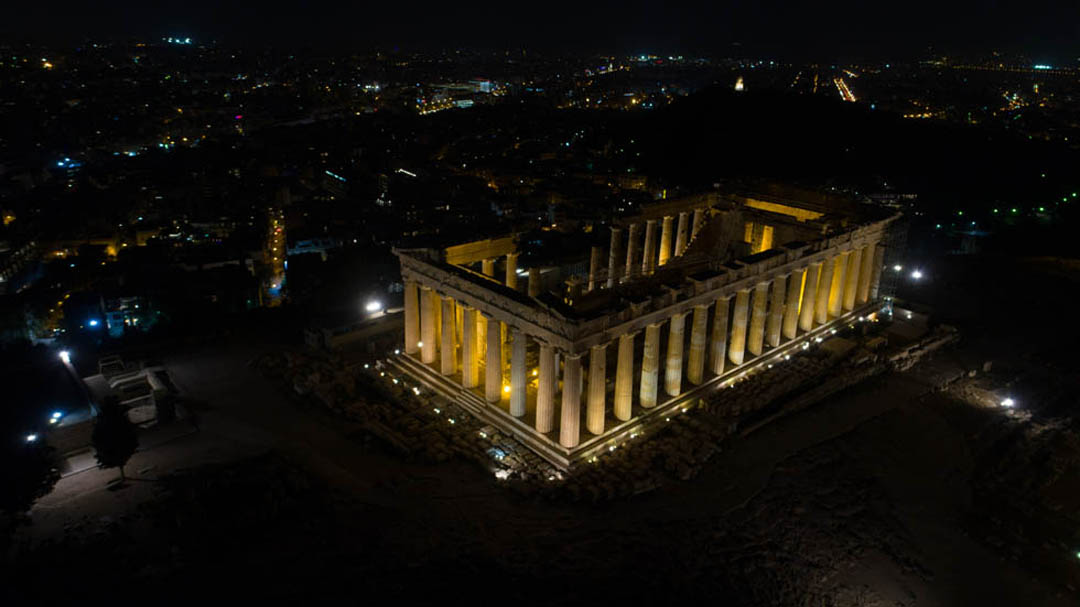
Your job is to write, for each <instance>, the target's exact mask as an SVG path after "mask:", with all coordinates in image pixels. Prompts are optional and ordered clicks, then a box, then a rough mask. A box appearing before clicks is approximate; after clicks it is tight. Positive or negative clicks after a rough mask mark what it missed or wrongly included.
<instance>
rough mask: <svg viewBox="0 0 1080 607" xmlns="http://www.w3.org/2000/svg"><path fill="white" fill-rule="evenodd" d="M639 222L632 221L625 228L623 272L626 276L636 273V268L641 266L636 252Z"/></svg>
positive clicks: (639, 229)
mask: <svg viewBox="0 0 1080 607" xmlns="http://www.w3.org/2000/svg"><path fill="white" fill-rule="evenodd" d="M640 232H641V224H637V223H632V224H630V227H629V228H627V230H626V271H625V272H624V273H623V275H624V276H626V278H630V277H632V276H634V275H636V274H637V269H638V268H640V267H641V262H640V257H639V253H638V240H639V239H640V238H641V234H640Z"/></svg>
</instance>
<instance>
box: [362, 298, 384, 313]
mask: <svg viewBox="0 0 1080 607" xmlns="http://www.w3.org/2000/svg"><path fill="white" fill-rule="evenodd" d="M364 309H365V310H367V311H368V312H378V311H379V310H382V302H380V301H378V300H372V301H369V302H367V305H365V306H364Z"/></svg>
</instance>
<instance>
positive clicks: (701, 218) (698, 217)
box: [690, 209, 705, 242]
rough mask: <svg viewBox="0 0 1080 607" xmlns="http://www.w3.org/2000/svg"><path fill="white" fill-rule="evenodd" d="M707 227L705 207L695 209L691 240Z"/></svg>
mask: <svg viewBox="0 0 1080 607" xmlns="http://www.w3.org/2000/svg"><path fill="white" fill-rule="evenodd" d="M703 227H705V209H694V225H693V227H691V228H690V240H691V242H692V241H693V240H694V239H695V238H697V235H698V232H700V231H701V228H703Z"/></svg>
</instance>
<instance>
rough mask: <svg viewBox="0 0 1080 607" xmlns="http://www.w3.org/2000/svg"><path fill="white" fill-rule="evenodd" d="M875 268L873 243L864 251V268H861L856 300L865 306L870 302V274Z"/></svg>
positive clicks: (864, 248)
mask: <svg viewBox="0 0 1080 607" xmlns="http://www.w3.org/2000/svg"><path fill="white" fill-rule="evenodd" d="M873 267H874V245H873V244H872V243H871V244H869V245H867V246H865V247H863V250H862V267H861V268H859V292H858V294H857V295H856V297H855V300H856V301H857V302H858V303H860V304H864V303H866V302H868V301H870V273H871V272H872V271H873Z"/></svg>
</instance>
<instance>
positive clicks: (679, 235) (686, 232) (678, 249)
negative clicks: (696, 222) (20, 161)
mask: <svg viewBox="0 0 1080 607" xmlns="http://www.w3.org/2000/svg"><path fill="white" fill-rule="evenodd" d="M689 243H690V214H689V213H686V212H682V213H679V226H678V228H676V230H675V254H674V255H672V257H679V256H680V255H682V254H683V253H685V252H686V245H687V244H689Z"/></svg>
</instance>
